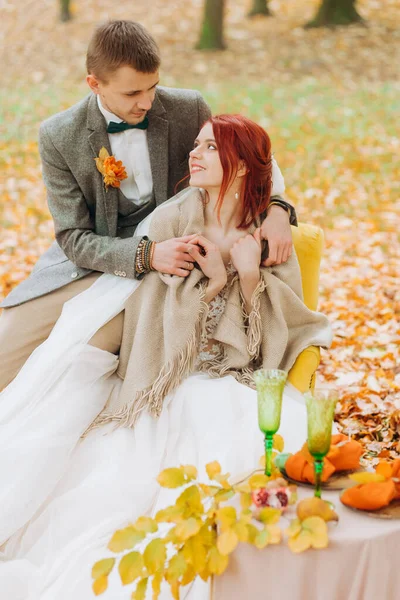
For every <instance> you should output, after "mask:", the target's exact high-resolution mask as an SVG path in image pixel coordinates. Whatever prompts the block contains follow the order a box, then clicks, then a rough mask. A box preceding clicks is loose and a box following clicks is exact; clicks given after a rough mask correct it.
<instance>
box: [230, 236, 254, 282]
mask: <svg viewBox="0 0 400 600" xmlns="http://www.w3.org/2000/svg"><path fill="white" fill-rule="evenodd" d="M230 255H231V260H232V263H233V266H234V267H235V269H236V271H237V272H238V274H239V277H240V278H243V277H246V276H249V275H251V276H252V275H254V276H257V277H259V276H260V262H261V229H260V228H258V229H256V230H255V232H254V235H251V234H250V233H249V234H248V235H246V236H245V237H242V238H240V239H239V240H238V241H237V242H235V243H234V244H233V246H232V248H231V250H230Z"/></svg>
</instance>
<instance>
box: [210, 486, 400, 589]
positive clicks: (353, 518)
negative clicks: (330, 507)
mask: <svg viewBox="0 0 400 600" xmlns="http://www.w3.org/2000/svg"><path fill="white" fill-rule="evenodd" d="M298 492H299V499H302V498H305V497H309V496H311V495H312V493H313V492H312V489H311V488H310V489H307V488H304V487H299V488H298ZM323 498H324V499H325V500H330V501H331V502H333V503H334V504H335V510H336V512H337V513H338V514H339V517H340V519H339V523H338V524H337V525H336V524H335V523H329V524H328V525H329V546H328V548H326V549H324V550H313V549H311V550H307V551H305V552H303V553H301V554H294V553H292V552H291V551H290V550H289V548H288V546H287V539H285V540H284V541H283V542H282V543H281V545H279V546H267V548H265V549H263V550H258V549H257V548H254V547H253V546H250V545H248V544H240V545H239V546H238V548H237V549H236V551H235V552H234V553H233V554H232V556H231V559H230V564H229V567H228V569H227V571H226V572H225V573H224V574H223V575H222V576H220V577H217V578H216V579H215V581H214V584H213V592H212V597H213V600H247V599H252V600H400V520H386V519H385V520H384V519H377V518H372V517H368V516H366V515H363V514H362V513H357V512H354V511H352V510H350V509H348V508H346V507H345V506H343V505H342V504H341V502H340V500H339V493H337V492H323ZM294 517H295V507H290V509H289V510H288V511H287V512H286V513H285V517H284V518H282V519H281V521H280V526H281V527H282V528H283V529H286V527H287V526H288V524H289V520H290V519H291V518H294Z"/></svg>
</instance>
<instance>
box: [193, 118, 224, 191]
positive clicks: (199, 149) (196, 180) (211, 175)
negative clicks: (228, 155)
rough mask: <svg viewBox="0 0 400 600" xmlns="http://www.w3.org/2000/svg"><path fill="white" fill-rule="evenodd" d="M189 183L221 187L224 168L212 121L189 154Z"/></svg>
mask: <svg viewBox="0 0 400 600" xmlns="http://www.w3.org/2000/svg"><path fill="white" fill-rule="evenodd" d="M189 171H190V180H189V184H190V185H192V186H194V187H200V188H203V189H205V190H207V189H209V188H215V187H216V188H219V187H221V183H222V177H223V170H222V165H221V161H220V159H219V153H218V148H217V144H216V142H215V139H214V132H213V128H212V125H211V123H206V124H205V125H204V127H203V128H202V129H201V130H200V133H199V135H198V136H197V138H196V139H195V142H194V148H193V150H192V151H191V152H190V154H189Z"/></svg>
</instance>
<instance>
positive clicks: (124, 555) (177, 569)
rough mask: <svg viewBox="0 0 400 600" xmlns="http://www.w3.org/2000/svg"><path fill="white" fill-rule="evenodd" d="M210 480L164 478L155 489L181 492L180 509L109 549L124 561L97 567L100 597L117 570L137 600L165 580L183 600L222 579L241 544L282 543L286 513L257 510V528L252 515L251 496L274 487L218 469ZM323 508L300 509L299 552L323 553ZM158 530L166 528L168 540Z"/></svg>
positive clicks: (147, 520) (124, 534) (295, 524)
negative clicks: (192, 587)
mask: <svg viewBox="0 0 400 600" xmlns="http://www.w3.org/2000/svg"><path fill="white" fill-rule="evenodd" d="M282 447H283V444H282ZM206 472H207V475H208V478H209V482H208V483H203V482H199V481H197V477H198V472H197V469H196V468H195V467H194V466H192V465H182V466H180V467H173V468H168V469H164V470H163V471H162V472H161V473H160V474H159V476H158V477H157V481H158V483H159V484H160V485H161V486H162V487H164V488H168V489H177V488H180V487H182V488H183V490H182V492H181V493H180V495H179V496H178V498H177V499H176V501H175V504H173V505H171V506H167V507H166V508H163V509H161V510H160V511H158V512H157V514H156V515H155V517H154V518H151V517H140V518H139V519H137V521H136V522H135V523H134V524H130V525H128V526H127V527H125V528H124V529H120V530H118V531H116V532H115V533H114V534H113V536H112V538H111V540H110V542H109V544H108V549H109V550H110V551H111V552H113V553H114V554H119V555H120V556H119V557H118V558H117V559H116V558H114V557H112V558H105V559H102V560H100V561H98V562H97V563H96V564H95V565H94V566H93V569H92V578H93V591H94V593H95V595H96V596H98V595H100V594H102V593H103V592H104V591H105V590H106V589H107V586H108V576H109V575H110V573H111V572H112V570H113V569H114V567H115V566H116V565H117V564H118V573H119V576H120V579H121V583H122V585H129V584H134V583H135V584H136V587H135V590H134V591H133V593H132V596H131V598H132V600H142V599H144V598H145V595H146V590H147V588H148V586H149V585H151V589H152V592H153V599H154V600H157V598H158V597H159V594H160V588H161V583H162V581H164V580H165V581H166V582H167V583H168V584H169V586H170V589H171V594H172V596H173V598H175V599H177V600H179V597H180V588H181V587H183V586H185V585H187V584H188V583H190V582H192V581H193V580H194V579H195V578H196V577H197V576H199V577H201V578H202V579H203V580H204V581H207V580H208V579H209V578H210V577H211V576H213V575H221V574H222V573H223V572H224V571H225V570H226V568H227V567H228V564H229V556H230V554H232V552H234V550H235V549H236V547H237V546H238V544H239V543H248V544H252V545H253V546H255V547H256V548H259V549H263V548H265V547H266V546H268V545H274V544H279V543H280V542H281V540H282V532H281V529H280V528H279V526H278V522H279V520H280V517H281V514H282V511H281V510H280V509H277V508H271V507H269V506H265V507H263V508H260V509H259V510H258V511H257V520H258V523H257V525H255V524H254V522H253V521H254V517H255V512H254V511H253V510H252V504H253V499H252V498H253V494H254V493H255V492H257V491H259V490H260V489H263V488H266V486H267V487H268V485H269V484H271V483H272V482H274V483H275V482H276V480H274V479H271V478H268V477H267V476H266V475H264V474H260V473H254V474H252V475H251V476H250V477H248V478H247V479H246V480H243V481H241V482H238V483H235V484H232V483H230V482H229V473H225V474H224V473H223V472H222V469H221V465H220V464H219V463H218V462H217V461H214V462H211V463H209V464H207V465H206ZM235 495H237V496H239V498H240V508H238V509H237V508H235V507H234V506H231V505H224V503H226V502H227V501H229V500H230V499H231V498H233V497H234V496H235ZM310 500H311V501H313V500H316V499H310ZM304 502H306V501H303V503H304ZM320 502H322V503H323V501H320ZM323 504H324V510H322V507H321V505H318V507H316V506H315V505H313V506H311V507H310V506H308V505H304V504H302V503H299V506H300V507H301V511H300V513H299V510H298V517H301V516H302V515H303V517H305V518H303V519H301V518H298V519H295V520H294V521H292V523H291V525H290V527H289V529H288V531H287V534H288V536H289V547H290V548H291V549H292V550H293V551H294V552H301V551H303V550H305V549H307V548H309V547H313V548H324V547H326V545H327V543H328V541H327V540H328V536H327V528H326V521H328V520H331V519H333V518H334V515H335V513H333V511H331V509H329V510H328V511H327V509H326V507H325V504H326V503H323ZM328 508H329V507H328ZM329 511H330V512H329ZM160 524H164V525H165V524H167V525H169V528H167V531H166V533H164V534H163V535H161V534H160V529H159V526H160ZM164 529H165V528H164V527H163V529H162V530H163V531H164ZM155 534H157V536H155ZM138 546H140V548H138ZM143 548H144V549H143Z"/></svg>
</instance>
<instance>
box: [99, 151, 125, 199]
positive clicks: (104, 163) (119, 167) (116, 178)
mask: <svg viewBox="0 0 400 600" xmlns="http://www.w3.org/2000/svg"><path fill="white" fill-rule="evenodd" d="M94 160H95V161H96V167H97V169H98V171H100V173H101V174H102V175H103V181H104V185H105V186H106V189H108V187H109V186H110V185H111V186H112V187H116V188H119V187H120V185H121V181H123V180H124V179H126V178H127V177H128V175H127V174H126V171H125V167H124V165H123V164H122V161H121V160H115V156H110V155H109V154H108V152H107V150H106V148H104V146H103V147H102V149H101V150H100V152H99V156H98V157H97V158H95V159H94Z"/></svg>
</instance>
